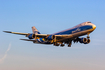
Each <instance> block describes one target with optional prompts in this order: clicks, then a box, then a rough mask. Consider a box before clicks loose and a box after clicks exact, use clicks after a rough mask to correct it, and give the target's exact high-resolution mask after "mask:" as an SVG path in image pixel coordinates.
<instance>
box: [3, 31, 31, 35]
mask: <svg viewBox="0 0 105 70" xmlns="http://www.w3.org/2000/svg"><path fill="white" fill-rule="evenodd" d="M3 32H6V33H12V34H18V35H28V34H29V33H19V32H11V31H3Z"/></svg>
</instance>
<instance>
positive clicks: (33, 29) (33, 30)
mask: <svg viewBox="0 0 105 70" xmlns="http://www.w3.org/2000/svg"><path fill="white" fill-rule="evenodd" d="M32 32H33V34H40V32H39V31H38V30H37V29H36V28H35V26H33V27H32Z"/></svg>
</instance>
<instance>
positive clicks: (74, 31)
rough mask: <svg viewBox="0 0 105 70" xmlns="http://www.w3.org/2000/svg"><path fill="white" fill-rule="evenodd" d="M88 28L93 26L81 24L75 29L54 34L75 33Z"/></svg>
mask: <svg viewBox="0 0 105 70" xmlns="http://www.w3.org/2000/svg"><path fill="white" fill-rule="evenodd" d="M88 29H92V26H89V25H86V26H81V27H77V28H74V29H69V30H67V31H62V32H59V33H56V34H54V35H63V34H74V33H77V32H80V31H84V30H88Z"/></svg>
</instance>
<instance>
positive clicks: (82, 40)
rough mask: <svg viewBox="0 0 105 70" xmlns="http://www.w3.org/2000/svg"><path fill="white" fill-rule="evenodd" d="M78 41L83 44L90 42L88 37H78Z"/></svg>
mask: <svg viewBox="0 0 105 70" xmlns="http://www.w3.org/2000/svg"><path fill="white" fill-rule="evenodd" d="M79 42H80V43H84V44H88V43H90V39H88V38H80V40H79Z"/></svg>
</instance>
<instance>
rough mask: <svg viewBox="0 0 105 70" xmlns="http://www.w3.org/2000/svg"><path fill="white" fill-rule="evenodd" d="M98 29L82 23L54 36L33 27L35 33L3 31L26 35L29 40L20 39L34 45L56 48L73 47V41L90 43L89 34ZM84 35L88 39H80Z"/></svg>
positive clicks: (92, 25)
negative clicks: (49, 45) (51, 45)
mask: <svg viewBox="0 0 105 70" xmlns="http://www.w3.org/2000/svg"><path fill="white" fill-rule="evenodd" d="M95 28H96V25H94V24H92V23H91V22H84V23H81V24H79V25H77V26H75V27H73V28H70V29H67V30H63V31H60V32H57V33H53V34H41V33H40V32H39V31H38V30H37V29H36V28H35V27H34V26H33V27H32V31H33V33H19V32H11V31H3V32H6V33H12V34H18V35H25V36H26V37H28V38H29V39H20V40H24V41H32V42H33V43H39V44H53V45H54V46H61V47H63V46H65V44H67V45H68V47H71V44H72V41H73V42H74V43H75V42H80V43H83V44H89V43H90V37H89V34H90V33H91V32H93V31H94V30H95ZM83 35H87V37H86V38H84V37H80V36H83Z"/></svg>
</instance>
